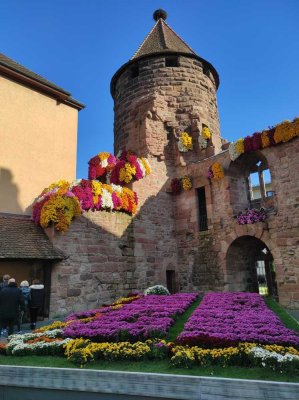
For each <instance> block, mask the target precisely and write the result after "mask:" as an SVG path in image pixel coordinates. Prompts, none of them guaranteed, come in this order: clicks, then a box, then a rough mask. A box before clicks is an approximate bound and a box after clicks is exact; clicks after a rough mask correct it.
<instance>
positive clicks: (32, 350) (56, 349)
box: [7, 329, 71, 356]
mask: <svg viewBox="0 0 299 400" xmlns="http://www.w3.org/2000/svg"><path fill="white" fill-rule="evenodd" d="M61 335H62V330H61V329H54V330H52V331H45V332H42V333H26V334H24V335H12V336H10V337H9V343H8V344H7V352H8V354H11V355H14V356H18V355H20V356H23V355H51V354H61V353H63V348H64V345H65V344H67V343H68V342H69V341H70V340H71V339H70V338H66V339H62V338H61ZM45 336H46V337H47V338H50V339H58V340H56V341H43V340H42V338H43V337H45ZM38 338H41V340H40V341H36V342H34V343H27V342H28V341H31V340H34V339H38ZM60 338H61V339H60ZM59 339H60V340H59Z"/></svg>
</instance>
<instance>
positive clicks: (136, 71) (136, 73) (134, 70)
mask: <svg viewBox="0 0 299 400" xmlns="http://www.w3.org/2000/svg"><path fill="white" fill-rule="evenodd" d="M137 76H139V67H138V65H135V66H134V67H132V68H131V78H132V79H134V78H137Z"/></svg>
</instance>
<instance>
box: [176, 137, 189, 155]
mask: <svg viewBox="0 0 299 400" xmlns="http://www.w3.org/2000/svg"><path fill="white" fill-rule="evenodd" d="M178 148H179V151H180V152H181V153H187V151H188V149H187V147H185V146H184V144H183V143H182V141H181V139H180V140H179V141H178Z"/></svg>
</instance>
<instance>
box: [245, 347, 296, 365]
mask: <svg viewBox="0 0 299 400" xmlns="http://www.w3.org/2000/svg"><path fill="white" fill-rule="evenodd" d="M250 352H251V353H252V354H253V356H254V357H255V358H259V359H261V360H262V361H267V360H269V359H276V361H278V362H280V363H285V362H292V361H295V360H297V361H299V356H296V355H295V354H290V353H286V354H284V355H283V354H279V353H276V351H270V350H266V349H263V348H262V347H253V348H252V349H251V350H250Z"/></svg>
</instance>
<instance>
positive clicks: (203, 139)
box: [198, 126, 212, 150]
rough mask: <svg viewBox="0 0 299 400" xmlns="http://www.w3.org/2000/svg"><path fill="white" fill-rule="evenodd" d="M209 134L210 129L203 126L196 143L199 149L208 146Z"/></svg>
mask: <svg viewBox="0 0 299 400" xmlns="http://www.w3.org/2000/svg"><path fill="white" fill-rule="evenodd" d="M211 136H212V135H211V131H210V129H209V128H208V127H207V126H205V127H204V128H203V129H202V131H201V134H200V135H199V137H198V144H199V147H200V149H201V150H203V149H206V148H207V147H208V141H209V140H210V139H211Z"/></svg>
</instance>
